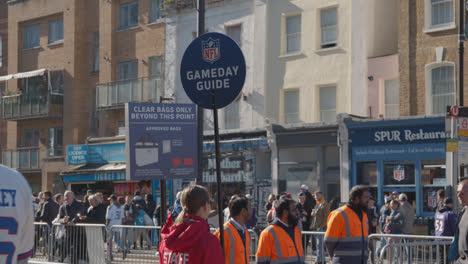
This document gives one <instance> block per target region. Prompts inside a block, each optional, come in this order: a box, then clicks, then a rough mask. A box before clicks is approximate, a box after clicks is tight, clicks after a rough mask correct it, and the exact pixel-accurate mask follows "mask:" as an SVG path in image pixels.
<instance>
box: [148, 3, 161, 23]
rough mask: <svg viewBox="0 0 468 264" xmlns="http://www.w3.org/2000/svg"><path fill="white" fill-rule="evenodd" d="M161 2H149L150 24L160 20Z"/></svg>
mask: <svg viewBox="0 0 468 264" xmlns="http://www.w3.org/2000/svg"><path fill="white" fill-rule="evenodd" d="M161 2H162V0H150V18H149V22H150V23H153V22H155V21H156V20H158V19H160V18H161V7H162V3H161Z"/></svg>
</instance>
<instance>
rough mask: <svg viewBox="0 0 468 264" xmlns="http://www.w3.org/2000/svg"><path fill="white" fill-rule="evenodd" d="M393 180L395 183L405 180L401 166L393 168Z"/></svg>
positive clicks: (403, 169)
mask: <svg viewBox="0 0 468 264" xmlns="http://www.w3.org/2000/svg"><path fill="white" fill-rule="evenodd" d="M393 178H394V179H395V180H397V181H402V180H404V179H405V168H403V166H401V165H398V166H396V167H395V169H394V171H393Z"/></svg>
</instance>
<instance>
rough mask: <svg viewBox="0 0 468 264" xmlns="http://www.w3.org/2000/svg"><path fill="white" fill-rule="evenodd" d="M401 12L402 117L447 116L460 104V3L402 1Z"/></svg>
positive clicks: (420, 0) (400, 70) (400, 72)
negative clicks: (446, 108)
mask: <svg viewBox="0 0 468 264" xmlns="http://www.w3.org/2000/svg"><path fill="white" fill-rule="evenodd" d="M399 10H400V13H399V34H398V36H399V39H398V50H399V76H400V81H399V87H400V95H399V98H400V115H402V116H410V115H439V114H444V113H445V107H446V106H447V105H453V104H456V102H458V88H457V87H458V85H457V83H458V74H457V71H458V28H457V24H458V1H454V0H448V1H430V0H409V1H408V0H400V1H399ZM465 49H466V44H465ZM465 61H466V60H465ZM465 63H466V62H465ZM464 75H465V76H466V70H465V74H464ZM464 99H465V101H466V100H467V99H468V97H467V95H466V89H465V98H464Z"/></svg>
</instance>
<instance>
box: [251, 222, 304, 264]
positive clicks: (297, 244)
mask: <svg viewBox="0 0 468 264" xmlns="http://www.w3.org/2000/svg"><path fill="white" fill-rule="evenodd" d="M255 257H256V262H257V264H263V263H271V264H276V263H278V264H279V263H303V262H304V260H305V259H304V250H303V248H302V240H301V232H300V231H299V228H297V226H296V227H295V228H294V241H293V240H292V239H291V237H290V236H289V235H288V233H286V231H285V230H284V229H283V228H282V227H280V226H277V225H269V226H268V227H267V228H266V229H265V230H263V231H262V233H261V234H260V239H259V242H258V250H257V254H256V255H255Z"/></svg>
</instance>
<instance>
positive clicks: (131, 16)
mask: <svg viewBox="0 0 468 264" xmlns="http://www.w3.org/2000/svg"><path fill="white" fill-rule="evenodd" d="M136 26H138V1H134V2H130V3H125V4H121V5H120V8H119V29H127V28H131V27H136Z"/></svg>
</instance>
